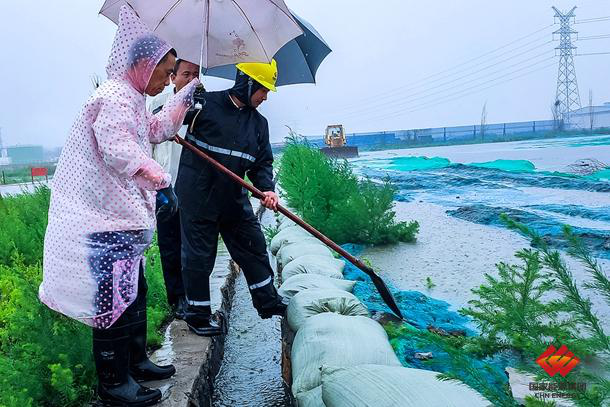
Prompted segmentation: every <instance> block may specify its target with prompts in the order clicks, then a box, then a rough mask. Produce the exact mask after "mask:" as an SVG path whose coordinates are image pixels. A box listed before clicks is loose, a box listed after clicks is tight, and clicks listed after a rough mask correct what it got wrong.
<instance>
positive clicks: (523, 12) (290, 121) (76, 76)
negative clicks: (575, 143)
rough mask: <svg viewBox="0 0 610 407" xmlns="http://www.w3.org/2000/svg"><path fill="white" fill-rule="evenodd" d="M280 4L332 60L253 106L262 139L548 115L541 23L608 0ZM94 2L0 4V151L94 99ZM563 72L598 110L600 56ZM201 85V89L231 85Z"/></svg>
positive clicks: (48, 137) (594, 11)
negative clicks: (312, 79)
mask: <svg viewBox="0 0 610 407" xmlns="http://www.w3.org/2000/svg"><path fill="white" fill-rule="evenodd" d="M286 3H287V4H288V6H289V7H291V8H292V9H293V10H294V11H295V12H296V13H297V14H299V15H300V16H301V17H303V18H305V19H306V20H308V21H309V22H310V23H311V24H312V25H313V26H314V27H316V29H317V30H318V31H319V32H320V33H321V34H322V36H323V37H324V38H325V40H326V41H327V43H328V44H329V45H330V47H331V48H332V49H333V52H332V53H331V54H330V55H329V57H328V58H327V59H326V60H325V61H324V62H323V63H322V66H321V67H320V70H319V71H318V75H317V81H318V83H317V85H293V86H287V87H282V88H279V90H278V92H277V94H271V95H270V98H269V100H268V101H267V102H266V104H265V105H264V106H263V107H262V108H261V110H262V112H263V114H264V115H265V116H266V117H267V118H268V119H269V123H270V129H271V138H272V141H281V140H282V139H283V138H284V136H285V135H286V128H285V127H284V126H285V125H290V126H291V127H292V128H293V129H294V130H296V131H297V132H299V133H302V134H304V135H316V134H322V133H323V131H324V129H325V127H326V125H328V124H335V123H341V124H343V125H344V126H345V128H346V131H347V132H349V133H351V132H362V131H381V130H396V129H411V128H425V127H441V126H452V125H462V124H473V123H477V122H480V116H481V109H482V106H483V104H485V103H487V122H488V123H494V122H504V121H525V120H543V119H549V118H550V115H551V113H550V105H551V103H552V102H553V100H554V96H555V88H556V81H557V62H558V59H554V60H553V59H552V57H553V55H554V47H555V46H557V45H558V41H555V42H553V43H547V44H545V42H547V41H550V40H552V39H553V36H552V34H551V33H552V31H553V30H555V29H558V28H559V26H558V25H555V26H554V27H548V26H549V25H550V24H552V23H553V20H554V19H553V14H554V13H553V11H552V10H551V6H553V5H555V6H557V7H559V8H560V9H564V10H567V9H570V8H571V7H572V6H574V5H576V6H578V8H577V10H576V19H577V21H578V20H587V19H592V18H597V17H605V16H610V1H608V0H572V1H565V0H557V1H548V0H511V1H498V0H494V1H490V0H467V1H459V2H458V1H448V0H446V1H438V0H428V1H417V2H415V1H405V0H378V1H375V2H371V1H364V0H349V1H348V0H299V1H297V0H287V1H286ZM101 4H102V1H101V0H100V1H96V0H72V1H68V0H53V1H40V0H20V1H8V0H6V1H2V2H0V38H2V53H1V55H2V56H1V58H2V60H1V61H0V76H1V77H3V78H4V85H3V87H2V98H1V102H0V104H1V105H0V106H1V109H0V127H2V137H3V139H4V144H5V145H15V144H43V145H45V146H47V147H52V146H60V145H62V144H63V143H64V140H65V138H66V136H67V133H68V130H69V128H70V126H71V124H72V122H73V120H74V118H75V116H76V115H77V113H78V111H79V110H80V108H81V106H82V104H83V103H84V102H85V100H86V99H87V97H88V96H89V95H90V93H91V92H92V85H91V80H90V79H91V76H92V75H94V74H98V75H100V76H101V77H102V78H104V77H105V70H104V68H105V65H106V61H107V58H108V53H109V50H110V46H111V44H112V40H113V36H114V31H115V26H114V24H113V23H111V22H110V21H108V20H107V19H106V18H105V17H102V16H98V15H97V12H98V10H99V8H100V6H101ZM575 29H576V30H578V31H579V37H580V38H584V37H591V36H595V35H601V34H610V20H605V21H600V22H594V23H592V22H584V23H582V24H577V25H575ZM535 32H536V34H533V33H535ZM511 43H512V44H511ZM507 44H511V45H509V46H505V45H507ZM576 45H577V46H578V47H579V49H578V52H579V53H593V52H610V38H605V39H599V40H581V41H579V42H577V43H576ZM499 47H503V48H501V49H500V50H497V51H495V52H492V51H494V50H495V49H497V48H499ZM482 55H484V56H483V57H481V56H482ZM475 58H476V59H475ZM548 58H551V59H548ZM473 59H474V60H473ZM469 61H470V62H469ZM575 64H576V72H577V75H578V83H579V88H580V96H581V101H582V104H583V106H584V105H588V103H589V102H588V100H589V89H592V91H593V101H594V104H601V103H603V102H609V101H610V79H609V78H610V55H598V56H581V57H578V58H576V59H575ZM477 71H480V72H477ZM439 72H440V74H439ZM516 77H518V78H517V79H515V80H513V81H509V79H511V78H516ZM504 81H506V82H505V83H502V82H504ZM204 82H205V84H206V87H207V88H208V89H209V90H216V89H222V88H225V87H228V86H230V84H231V82H228V81H224V80H218V79H210V78H204ZM494 85H497V86H494ZM485 88H488V89H485Z"/></svg>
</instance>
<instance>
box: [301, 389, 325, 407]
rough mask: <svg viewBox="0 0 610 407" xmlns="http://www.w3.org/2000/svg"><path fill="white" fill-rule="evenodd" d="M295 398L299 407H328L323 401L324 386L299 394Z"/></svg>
mask: <svg viewBox="0 0 610 407" xmlns="http://www.w3.org/2000/svg"><path fill="white" fill-rule="evenodd" d="M295 398H296V399H297V406H298V407H326V404H324V402H323V401H322V386H318V387H316V388H313V389H311V390H309V391H304V392H303V393H299V394H297V395H296V397H295Z"/></svg>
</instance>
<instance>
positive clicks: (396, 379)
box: [322, 364, 493, 407]
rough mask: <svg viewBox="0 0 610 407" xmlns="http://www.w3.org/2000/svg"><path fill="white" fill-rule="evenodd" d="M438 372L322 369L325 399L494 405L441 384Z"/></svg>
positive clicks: (390, 405) (436, 406)
mask: <svg viewBox="0 0 610 407" xmlns="http://www.w3.org/2000/svg"><path fill="white" fill-rule="evenodd" d="M437 375H438V372H433V371H430V370H420V369H411V368H406V367H396V366H379V365H371V364H365V365H360V366H352V367H334V366H333V367H330V366H329V367H326V366H325V367H323V368H322V400H323V401H324V404H325V405H326V406H328V407H370V406H375V407H395V406H401V407H421V406H426V407H463V406H468V407H484V406H485V407H487V406H492V405H493V404H492V403H490V402H489V401H487V400H486V399H485V398H483V397H482V396H481V395H480V394H479V393H477V392H476V391H475V390H473V389H471V388H470V387H468V386H466V385H465V384H463V383H459V382H455V381H441V380H439V379H437V377H436V376H437Z"/></svg>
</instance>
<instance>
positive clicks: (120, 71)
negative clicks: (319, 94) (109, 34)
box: [106, 6, 172, 94]
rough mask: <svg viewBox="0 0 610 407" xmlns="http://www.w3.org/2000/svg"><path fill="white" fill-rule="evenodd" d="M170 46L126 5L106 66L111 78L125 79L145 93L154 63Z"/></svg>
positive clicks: (155, 64)
mask: <svg viewBox="0 0 610 407" xmlns="http://www.w3.org/2000/svg"><path fill="white" fill-rule="evenodd" d="M171 48H172V47H171V46H170V45H169V44H168V43H166V42H165V41H163V40H162V39H160V38H159V37H157V36H156V35H155V34H153V33H151V31H150V30H149V29H148V27H146V25H145V24H144V23H142V21H140V19H139V18H138V16H137V15H136V13H135V11H133V10H132V9H131V8H130V7H128V6H123V7H121V11H120V13H119V28H118V30H117V33H116V36H115V37H114V43H113V44H112V51H111V52H110V59H109V60H108V65H107V66H106V73H107V74H108V79H116V80H125V81H127V82H129V84H130V85H131V86H133V88H134V89H136V90H137V91H138V92H139V93H142V94H143V93H144V90H145V89H146V86H147V85H148V81H149V80H150V78H151V76H152V73H153V71H154V70H155V67H156V66H157V64H158V63H159V61H161V59H163V57H164V56H165V55H166V54H167V53H168V52H169V50H170V49H171Z"/></svg>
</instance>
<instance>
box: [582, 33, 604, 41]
mask: <svg viewBox="0 0 610 407" xmlns="http://www.w3.org/2000/svg"><path fill="white" fill-rule="evenodd" d="M605 38H610V34H600V35H590V36H588V37H579V38H578V40H577V41H588V40H602V39H605Z"/></svg>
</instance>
